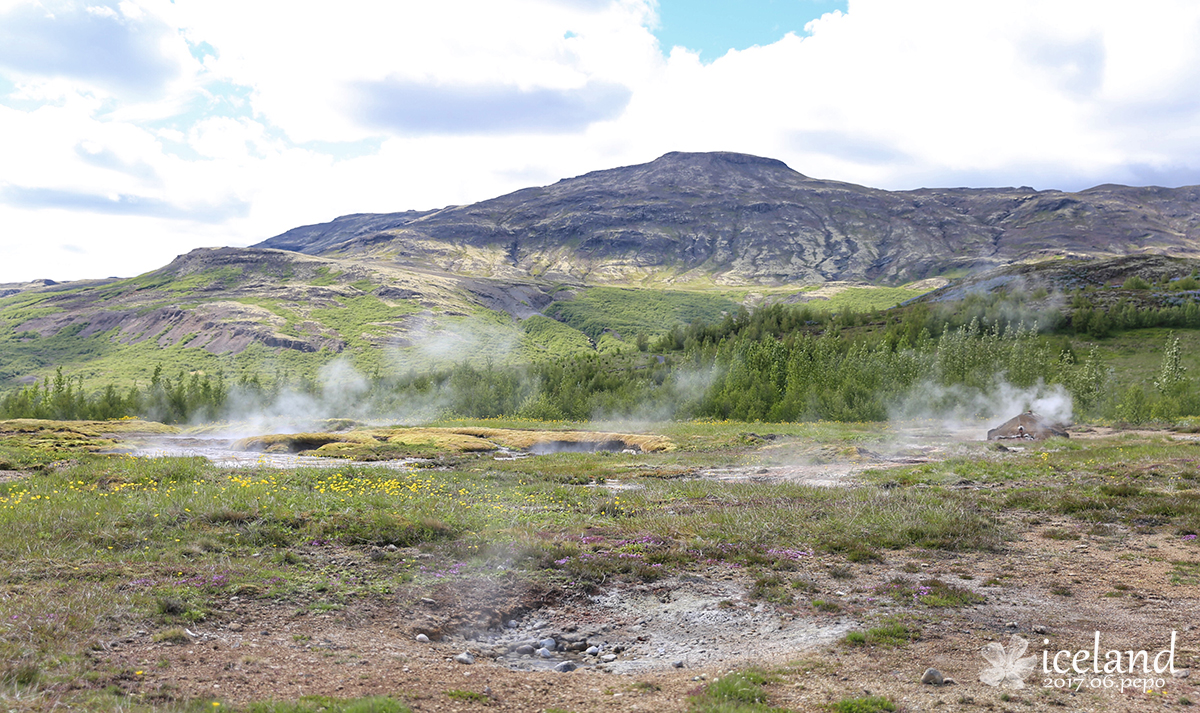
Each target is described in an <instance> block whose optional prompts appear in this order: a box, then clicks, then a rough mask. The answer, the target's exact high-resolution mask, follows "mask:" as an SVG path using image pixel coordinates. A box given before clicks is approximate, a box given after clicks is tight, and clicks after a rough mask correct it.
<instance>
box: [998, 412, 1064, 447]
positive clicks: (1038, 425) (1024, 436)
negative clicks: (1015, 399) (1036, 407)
mask: <svg viewBox="0 0 1200 713" xmlns="http://www.w3.org/2000/svg"><path fill="white" fill-rule="evenodd" d="M1055 436H1058V437H1060V438H1070V437H1071V436H1070V435H1069V434H1068V433H1067V429H1066V428H1065V427H1064V426H1062V425H1061V424H1057V423H1054V422H1053V421H1051V420H1050V419H1048V418H1046V417H1045V416H1039V415H1038V414H1036V413H1034V412H1033V411H1026V412H1025V413H1023V414H1020V415H1018V416H1015V417H1013V418H1011V419H1009V420H1007V421H1005V422H1004V423H1003V424H1001V425H999V426H997V427H996V428H993V429H992V430H990V431H988V432H987V439H988V440H989V441H1008V440H1018V441H1041V440H1045V439H1047V438H1053V437H1055Z"/></svg>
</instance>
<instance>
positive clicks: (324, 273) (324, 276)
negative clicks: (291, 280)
mask: <svg viewBox="0 0 1200 713" xmlns="http://www.w3.org/2000/svg"><path fill="white" fill-rule="evenodd" d="M313 272H314V273H315V276H314V277H313V278H312V279H311V280H309V281H308V284H310V285H316V286H317V287H327V286H329V285H333V284H336V283H337V278H339V277H341V275H342V271H341V270H338V271H337V272H330V271H329V267H328V266H326V265H318V266H317V267H316V268H315V269H314V270H313Z"/></svg>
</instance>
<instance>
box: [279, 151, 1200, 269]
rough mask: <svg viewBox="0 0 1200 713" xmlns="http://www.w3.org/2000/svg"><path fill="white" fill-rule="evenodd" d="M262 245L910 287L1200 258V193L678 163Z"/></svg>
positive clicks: (691, 158)
mask: <svg viewBox="0 0 1200 713" xmlns="http://www.w3.org/2000/svg"><path fill="white" fill-rule="evenodd" d="M256 247H263V248H280V249H287V250H295V251H299V252H304V253H308V254H313V255H336V256H338V257H342V258H355V257H364V256H370V257H372V258H375V259H384V260H387V261H390V262H393V263H395V264H401V265H409V266H422V267H426V268H432V269H437V270H443V271H448V272H454V273H459V274H472V275H488V276H493V277H499V278H515V277H526V278H528V277H537V278H542V279H549V280H583V281H588V282H630V281H642V282H645V283H648V284H661V283H663V282H666V283H675V284H687V283H708V284H712V283H715V284H719V285H747V284H751V285H784V284H792V283H802V284H805V283H807V284H812V283H819V282H826V281H831V280H851V281H864V282H872V283H877V284H901V283H905V282H909V281H912V280H916V279H921V278H925V277H930V276H934V275H942V274H946V273H951V274H958V273H961V272H962V271H974V270H980V269H987V268H992V267H997V266H1001V265H1005V264H1008V263H1012V262H1015V261H1018V260H1022V259H1026V258H1030V257H1035V256H1043V255H1074V256H1114V255H1125V254H1130V253H1139V252H1159V253H1170V254H1189V255H1190V254H1200V186H1189V187H1185V188H1177V189H1170V188H1156V187H1148V188H1131V187H1127V186H1116V185H1104V186H1097V187H1095V188H1090V189H1088V190H1085V191H1080V192H1077V193H1068V192H1063V191H1053V190H1047V191H1035V190H1033V189H1032V188H979V189H976V188H938V189H920V190H913V191H895V192H893V191H884V190H879V189H874V188H867V187H864V186H857V185H854V184H850V183H840V182H837V181H826V180H820V179H814V178H809V177H807V176H804V175H802V174H800V173H797V172H796V171H793V170H792V169H790V168H788V167H787V166H786V165H785V164H784V163H782V162H780V161H777V160H774V159H769V158H759V157H756V156H748V155H745V154H735V153H670V154H667V155H665V156H663V157H661V158H659V159H657V160H655V161H651V162H650V163H646V164H641V165H637V166H627V167H623V168H615V169H611V170H605V171H595V172H592V173H588V174H585V175H583V176H579V177H577V178H569V179H565V180H562V181H559V182H558V183H555V184H553V185H550V186H546V187H543V188H527V189H524V190H521V191H517V192H515V193H511V194H509V195H506V196H501V197H499V198H494V199H491V200H486V201H482V202H480V203H475V204H472V205H466V206H454V207H450V208H446V209H443V210H435V211H428V212H424V213H422V212H416V211H413V212H409V213H394V214H388V215H354V216H344V217H342V218H338V219H337V220H335V221H333V222H331V223H326V224H323V225H318V226H306V227H303V228H297V229H295V230H291V231H288V232H287V233H284V234H282V235H279V236H276V237H274V238H271V239H269V240H266V241H264V242H262V243H260V244H259V245H257V246H256Z"/></svg>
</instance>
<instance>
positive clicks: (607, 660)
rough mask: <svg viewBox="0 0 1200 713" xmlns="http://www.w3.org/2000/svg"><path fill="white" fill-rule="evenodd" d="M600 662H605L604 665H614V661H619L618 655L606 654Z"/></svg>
mask: <svg viewBox="0 0 1200 713" xmlns="http://www.w3.org/2000/svg"><path fill="white" fill-rule="evenodd" d="M600 660H601V661H603V662H604V663H612V662H613V661H616V660H617V655H616V654H604V655H603V656H601V657H600Z"/></svg>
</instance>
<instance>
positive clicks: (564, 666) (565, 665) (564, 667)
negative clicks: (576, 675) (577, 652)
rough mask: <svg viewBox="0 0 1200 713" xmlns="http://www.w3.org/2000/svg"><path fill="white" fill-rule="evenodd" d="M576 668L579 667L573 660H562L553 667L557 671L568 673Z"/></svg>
mask: <svg viewBox="0 0 1200 713" xmlns="http://www.w3.org/2000/svg"><path fill="white" fill-rule="evenodd" d="M577 668H579V667H578V666H576V665H575V663H574V662H572V661H563V662H562V663H560V664H558V665H556V666H555V667H554V670H555V671H558V672H559V673H570V672H571V671H574V670H575V669H577Z"/></svg>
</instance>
